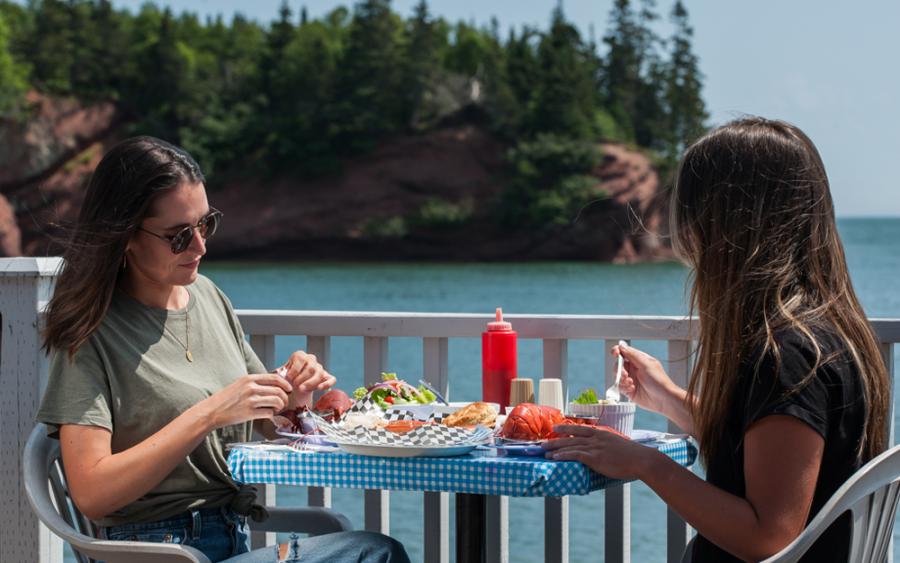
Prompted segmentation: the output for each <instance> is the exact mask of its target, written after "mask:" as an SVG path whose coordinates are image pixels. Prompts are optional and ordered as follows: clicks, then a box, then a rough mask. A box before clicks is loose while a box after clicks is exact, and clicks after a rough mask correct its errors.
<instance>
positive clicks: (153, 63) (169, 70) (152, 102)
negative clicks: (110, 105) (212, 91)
mask: <svg viewBox="0 0 900 563" xmlns="http://www.w3.org/2000/svg"><path fill="white" fill-rule="evenodd" d="M176 27H177V21H176V20H175V18H174V17H173V16H172V12H171V11H170V10H169V9H168V8H166V9H165V10H164V11H163V13H162V16H161V18H160V19H159V28H158V30H157V32H156V37H155V40H153V41H152V42H151V43H150V44H149V45H147V47H146V48H145V49H144V50H143V52H142V54H141V57H140V59H139V60H138V74H139V76H140V78H141V81H142V86H143V88H140V93H139V94H137V95H136V96H135V100H136V101H137V104H136V105H137V108H136V109H138V110H139V111H140V112H141V113H142V114H143V115H144V117H143V119H142V122H143V125H144V127H145V128H146V130H147V131H148V132H149V133H150V134H154V135H157V136H160V137H163V138H167V139H171V140H174V141H175V142H178V130H179V128H180V127H181V126H182V125H183V124H184V118H185V117H186V114H187V112H189V111H190V110H191V109H193V104H192V103H191V102H192V101H193V97H192V94H196V92H195V91H192V89H191V84H190V77H189V73H190V71H191V68H190V64H189V55H190V48H189V47H187V46H186V45H184V44H182V43H181V42H180V41H179V40H178V32H177V29H176Z"/></svg>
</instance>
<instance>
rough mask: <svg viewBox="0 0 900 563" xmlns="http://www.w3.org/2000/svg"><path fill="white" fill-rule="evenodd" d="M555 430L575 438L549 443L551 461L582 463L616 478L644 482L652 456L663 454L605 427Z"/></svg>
mask: <svg viewBox="0 0 900 563" xmlns="http://www.w3.org/2000/svg"><path fill="white" fill-rule="evenodd" d="M553 430H554V431H556V433H557V434H564V435H568V436H571V437H570V438H558V439H556V440H550V441H548V442H545V443H544V444H543V447H544V449H545V450H547V453H546V454H545V456H546V457H547V458H548V459H552V460H557V461H578V462H581V463H583V464H584V465H586V466H588V467H589V468H591V469H592V470H593V471H594V472H595V473H599V474H601V475H604V476H606V477H611V478H613V479H640V478H641V476H642V475H643V471H644V469H645V468H647V467H648V466H650V464H651V462H652V460H653V457H652V456H654V455H658V453H659V452H657V451H656V450H655V449H653V448H648V447H646V446H642V445H640V444H637V443H635V442H632V441H631V440H629V439H627V438H623V437H621V436H618V435H616V434H614V433H613V432H608V431H606V430H603V429H601V428H594V427H590V426H583V425H580V424H559V425H556V426H554V427H553Z"/></svg>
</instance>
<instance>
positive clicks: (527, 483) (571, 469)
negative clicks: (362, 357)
mask: <svg viewBox="0 0 900 563" xmlns="http://www.w3.org/2000/svg"><path fill="white" fill-rule="evenodd" d="M650 446H651V447H656V448H657V449H658V450H659V451H661V452H662V453H664V454H666V455H668V456H669V457H671V458H672V459H674V460H675V461H676V462H678V463H679V464H680V465H683V466H690V465H691V464H693V463H694V461H695V460H696V458H697V448H696V447H695V446H694V444H692V443H691V442H690V441H688V440H676V441H668V442H665V443H656V444H650ZM228 466H229V469H230V470H231V473H232V475H234V478H235V480H237V481H238V482H242V483H268V484H276V485H298V486H310V487H313V486H314V487H337V488H349V489H386V490H394V491H441V492H448V493H472V494H483V495H505V496H513V497H561V496H566V495H585V494H588V493H590V492H591V491H597V490H600V489H604V488H606V487H609V486H612V485H615V484H618V483H620V482H621V481H619V480H614V479H609V478H607V477H604V476H602V475H598V474H596V473H594V472H593V471H591V470H590V469H588V468H587V467H585V466H584V465H582V464H580V463H577V462H574V461H550V460H548V459H545V458H541V457H496V456H494V455H492V454H491V453H490V452H486V451H483V450H476V451H474V452H472V453H470V454H467V455H463V456H458V457H416V458H388V457H369V456H361V455H353V454H347V453H343V452H313V451H296V450H289V449H287V448H284V449H266V448H259V447H254V446H252V445H251V446H237V447H235V448H233V449H232V450H231V454H230V455H229V456H228Z"/></svg>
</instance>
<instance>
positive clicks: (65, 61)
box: [28, 0, 74, 95]
mask: <svg viewBox="0 0 900 563" xmlns="http://www.w3.org/2000/svg"><path fill="white" fill-rule="evenodd" d="M34 22H35V27H34V35H33V36H32V37H31V39H30V41H29V45H28V52H29V53H31V58H30V61H29V62H30V63H31V67H32V80H33V82H34V83H35V85H36V86H37V87H39V88H40V89H42V90H44V91H46V92H50V93H58V94H64V95H65V94H70V93H71V91H72V84H71V82H70V75H69V72H70V69H71V68H72V65H73V63H74V52H73V51H74V50H73V44H72V37H71V13H70V10H69V6H68V5H66V4H65V3H64V2H61V1H60V0H44V1H43V2H41V3H40V4H38V6H37V9H36V13H35V17H34Z"/></svg>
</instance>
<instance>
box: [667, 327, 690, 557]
mask: <svg viewBox="0 0 900 563" xmlns="http://www.w3.org/2000/svg"><path fill="white" fill-rule="evenodd" d="M668 359H669V377H670V378H671V379H672V381H673V382H674V383H675V384H676V385H678V386H679V387H682V388H686V387H687V383H688V378H689V377H690V371H691V341H690V340H670V341H669V350H668ZM668 431H669V432H673V433H677V432H682V430H681V429H680V428H678V426H677V425H676V424H675V423H674V422H672V421H671V420H670V421H669V424H668ZM690 539H691V527H690V526H688V525H687V523H686V522H685V521H684V520H682V518H681V516H679V515H678V513H676V512H675V511H674V510H672V509H671V508H668V507H666V561H668V562H669V563H678V562H679V561H681V556H682V555H683V554H684V549H685V547H687V544H688V542H689V541H690Z"/></svg>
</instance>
